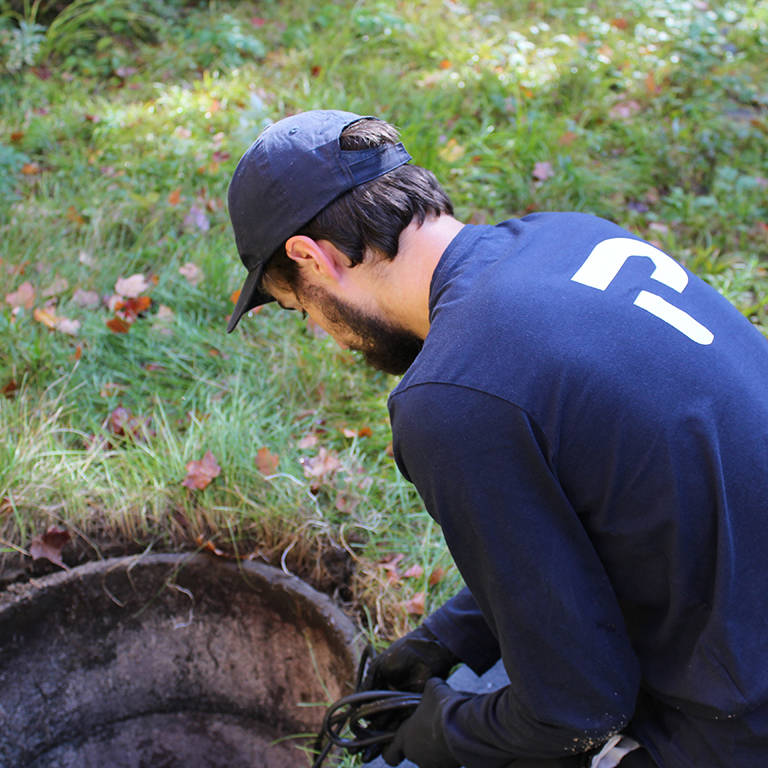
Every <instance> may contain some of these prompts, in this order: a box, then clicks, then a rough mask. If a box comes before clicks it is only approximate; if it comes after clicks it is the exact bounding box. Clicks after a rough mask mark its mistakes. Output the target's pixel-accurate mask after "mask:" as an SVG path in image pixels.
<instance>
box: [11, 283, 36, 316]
mask: <svg viewBox="0 0 768 768" xmlns="http://www.w3.org/2000/svg"><path fill="white" fill-rule="evenodd" d="M5 301H6V303H8V304H10V305H11V306H12V307H13V308H14V309H16V308H17V307H24V309H32V306H33V304H34V303H35V289H34V288H33V287H32V283H30V282H29V280H25V281H24V282H23V283H22V284H21V285H20V286H19V287H18V288H17V289H16V290H15V291H12V292H11V293H7V294H6V295H5Z"/></svg>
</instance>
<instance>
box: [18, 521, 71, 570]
mask: <svg viewBox="0 0 768 768" xmlns="http://www.w3.org/2000/svg"><path fill="white" fill-rule="evenodd" d="M71 538H72V537H71V536H70V534H69V531H68V530H67V529H66V528H57V527H56V526H55V525H52V526H51V527H50V528H48V530H47V531H46V532H45V533H44V534H42V535H41V536H35V538H34V539H32V541H31V542H30V543H29V552H30V554H31V555H32V559H33V560H39V559H40V558H45V559H46V560H50V561H51V562H52V563H54V564H55V565H58V566H60V567H61V568H66V567H67V566H66V565H64V561H63V560H62V559H61V552H62V550H63V549H64V546H65V545H66V543H67V542H68V541H69V540H70V539H71Z"/></svg>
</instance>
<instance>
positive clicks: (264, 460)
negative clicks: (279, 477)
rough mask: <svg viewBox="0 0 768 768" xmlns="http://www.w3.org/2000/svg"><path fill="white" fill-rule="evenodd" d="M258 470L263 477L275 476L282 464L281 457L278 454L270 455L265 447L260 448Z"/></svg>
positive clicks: (257, 461)
mask: <svg viewBox="0 0 768 768" xmlns="http://www.w3.org/2000/svg"><path fill="white" fill-rule="evenodd" d="M255 461H256V469H258V470H259V472H261V474H262V475H274V474H275V472H277V465H278V464H279V463H280V457H279V456H278V455H277V454H276V453H270V452H269V448H267V447H266V446H265V445H264V446H262V447H261V448H259V450H258V452H257V453H256V459H255Z"/></svg>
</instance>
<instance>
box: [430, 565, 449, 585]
mask: <svg viewBox="0 0 768 768" xmlns="http://www.w3.org/2000/svg"><path fill="white" fill-rule="evenodd" d="M444 578H445V569H443V568H440V567H439V566H438V567H437V568H435V569H434V570H433V571H432V573H430V574H429V579H428V581H427V584H429V586H430V587H434V586H435V584H439V583H440V582H441V581H442V580H443V579H444Z"/></svg>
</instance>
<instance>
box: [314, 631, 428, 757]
mask: <svg viewBox="0 0 768 768" xmlns="http://www.w3.org/2000/svg"><path fill="white" fill-rule="evenodd" d="M372 654H373V651H372V649H371V647H370V646H368V647H367V648H366V649H365V651H363V655H362V657H361V659H360V664H359V666H358V669H357V683H356V686H355V687H356V691H355V693H352V694H350V695H349V696H343V697H342V698H340V699H339V700H338V701H336V702H334V703H333V704H331V706H330V707H328V709H327V710H326V712H325V717H324V718H323V724H322V726H321V728H320V733H319V734H318V736H317V741H316V744H315V749H316V751H317V752H318V756H317V758H316V760H315V762H314V763H313V764H312V768H322V765H323V763H324V762H325V760H326V758H327V757H328V755H329V754H330V751H331V749H332V748H333V747H334V746H336V747H340V748H342V749H346V750H347V751H348V752H350V753H352V754H354V753H356V752H360V751H362V750H363V749H365V748H366V747H371V746H373V745H375V744H383V743H385V742H388V741H391V740H392V739H393V738H394V736H395V731H396V730H397V729H394V730H388V729H386V728H385V729H380V728H376V727H375V726H374V722H375V719H376V718H378V719H379V721H381V720H382V718H381V715H385V714H386V713H393V712H400V713H401V715H402V716H401V717H398V718H394V721H395V722H397V723H398V724H399V723H401V722H402V721H403V719H404V718H405V717H408V715H410V712H405V711H406V710H411V711H412V710H414V709H416V707H417V706H418V704H419V702H420V701H421V694H420V693H408V692H407V691H383V690H382V691H376V690H373V691H364V690H361V688H362V684H363V679H364V676H365V669H366V667H367V665H368V662H369V661H370V659H371V658H372ZM383 719H384V721H385V722H386V721H387V718H383ZM392 720H393V719H391V718H390V720H389V722H392ZM345 731H349V732H350V734H351V735H348V736H345V735H342V734H344V732H345Z"/></svg>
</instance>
